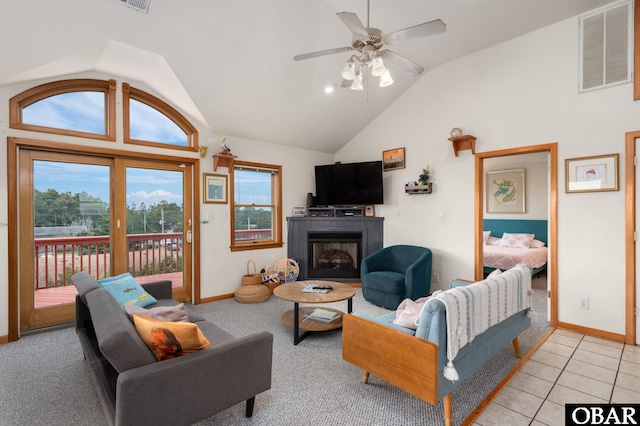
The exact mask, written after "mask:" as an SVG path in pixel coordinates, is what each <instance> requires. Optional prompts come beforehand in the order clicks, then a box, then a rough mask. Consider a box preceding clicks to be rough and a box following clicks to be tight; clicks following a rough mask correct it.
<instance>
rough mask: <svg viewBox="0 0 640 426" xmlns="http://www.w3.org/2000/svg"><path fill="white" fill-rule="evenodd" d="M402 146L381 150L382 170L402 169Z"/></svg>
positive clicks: (403, 163)
mask: <svg viewBox="0 0 640 426" xmlns="http://www.w3.org/2000/svg"><path fill="white" fill-rule="evenodd" d="M404 168H405V161H404V148H395V149H390V150H387V151H382V170H384V171H385V172H386V171H389V170H396V169H404Z"/></svg>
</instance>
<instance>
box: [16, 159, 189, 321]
mask: <svg viewBox="0 0 640 426" xmlns="http://www.w3.org/2000/svg"><path fill="white" fill-rule="evenodd" d="M18 152H19V154H18V168H19V172H18V173H19V178H18V190H17V193H18V201H17V204H18V211H19V214H18V228H19V232H18V237H17V238H18V247H19V250H18V276H19V294H20V306H19V311H20V329H21V330H26V329H32V328H38V327H43V326H49V325H54V324H60V323H64V322H69V321H72V320H73V318H74V311H75V309H74V299H75V294H76V291H75V287H73V285H72V284H71V282H70V277H71V275H73V274H74V273H76V272H78V271H86V272H88V273H89V274H90V275H92V276H94V277H95V278H96V279H100V278H105V277H108V276H113V275H118V274H121V273H124V272H130V273H131V274H132V275H133V276H134V277H136V279H137V280H138V281H139V282H142V283H144V282H149V281H156V280H160V279H169V280H171V281H172V283H173V290H174V291H173V296H174V298H176V299H177V300H180V301H190V300H191V288H192V286H191V283H192V269H193V268H192V263H193V255H192V245H191V233H192V219H191V217H192V198H193V190H192V173H193V171H192V166H191V165H185V164H183V163H177V162H171V161H166V162H164V161H153V162H152V161H148V160H142V159H132V158H120V157H115V156H102V155H82V154H73V153H62V152H51V151H41V150H36V149H20V150H19V151H18Z"/></svg>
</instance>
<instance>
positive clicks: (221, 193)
mask: <svg viewBox="0 0 640 426" xmlns="http://www.w3.org/2000/svg"><path fill="white" fill-rule="evenodd" d="M203 189H204V197H203V201H204V202H205V203H210V204H215V203H218V204H227V175H214V174H211V173H204V184H203Z"/></svg>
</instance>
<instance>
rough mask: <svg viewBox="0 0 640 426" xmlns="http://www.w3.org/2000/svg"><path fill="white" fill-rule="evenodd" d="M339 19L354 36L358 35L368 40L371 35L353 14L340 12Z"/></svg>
mask: <svg viewBox="0 0 640 426" xmlns="http://www.w3.org/2000/svg"><path fill="white" fill-rule="evenodd" d="M336 15H338V18H340V20H341V21H342V22H343V23H344V24H345V25H346V26H347V28H349V31H351V32H352V33H353V35H357V36H358V37H363V38H368V37H369V33H368V32H367V30H365V29H364V25H362V22H361V21H360V18H358V15H356V14H355V13H353V12H340V13H336Z"/></svg>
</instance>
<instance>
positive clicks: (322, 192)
mask: <svg viewBox="0 0 640 426" xmlns="http://www.w3.org/2000/svg"><path fill="white" fill-rule="evenodd" d="M316 197H317V200H318V201H317V203H318V205H319V206H354V205H361V204H383V203H384V197H383V192H382V161H369V162H364V163H347V164H328V165H324V166H316Z"/></svg>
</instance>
